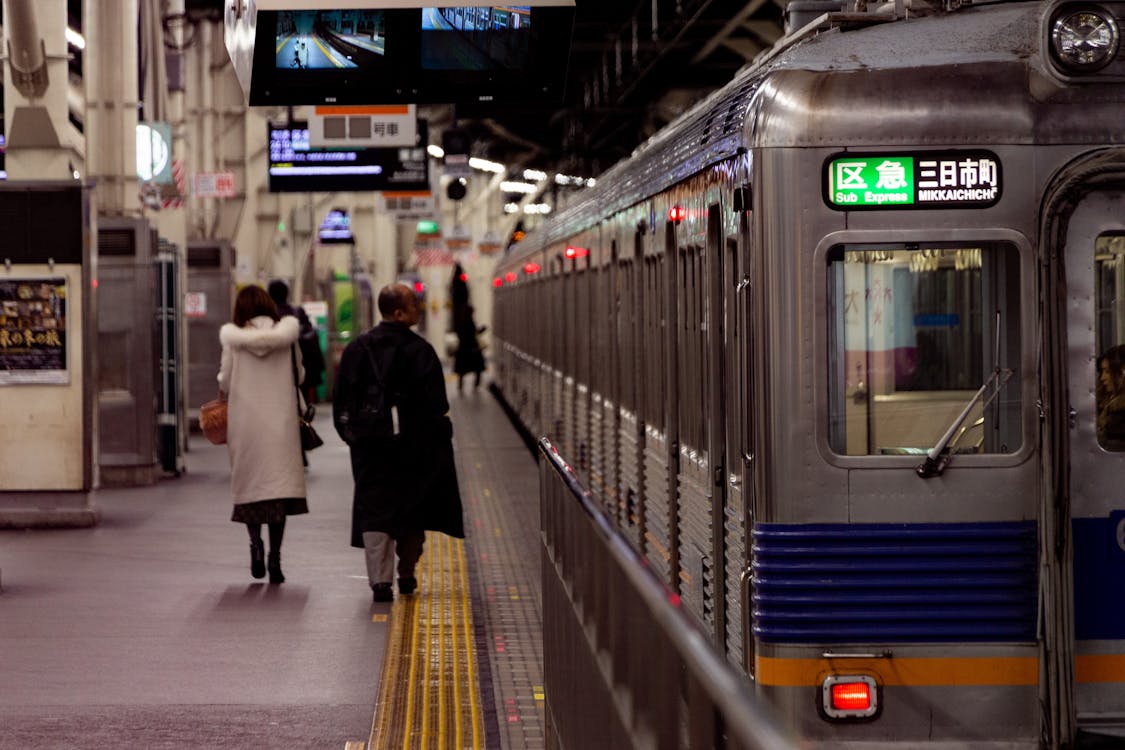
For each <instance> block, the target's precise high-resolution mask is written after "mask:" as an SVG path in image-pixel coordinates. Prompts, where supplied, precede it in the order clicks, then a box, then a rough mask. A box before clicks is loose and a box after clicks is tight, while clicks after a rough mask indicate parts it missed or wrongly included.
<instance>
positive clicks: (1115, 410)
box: [1094, 234, 1125, 451]
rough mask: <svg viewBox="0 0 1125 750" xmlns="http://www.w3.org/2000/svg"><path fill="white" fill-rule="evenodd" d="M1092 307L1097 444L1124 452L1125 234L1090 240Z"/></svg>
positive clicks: (1108, 235)
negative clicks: (1092, 261) (1093, 308)
mask: <svg viewBox="0 0 1125 750" xmlns="http://www.w3.org/2000/svg"><path fill="white" fill-rule="evenodd" d="M1094 304H1095V305H1096V307H1097V318H1096V320H1097V322H1096V330H1095V332H1094V333H1095V337H1096V341H1097V347H1098V358H1097V371H1096V372H1095V373H1094V394H1095V395H1094V398H1095V401H1096V403H1097V407H1098V408H1097V435H1098V444H1099V445H1101V446H1102V447H1103V448H1105V449H1106V450H1109V451H1125V235H1120V234H1103V235H1102V236H1100V237H1098V238H1097V239H1096V240H1095V241H1094Z"/></svg>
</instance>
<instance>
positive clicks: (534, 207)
mask: <svg viewBox="0 0 1125 750" xmlns="http://www.w3.org/2000/svg"><path fill="white" fill-rule="evenodd" d="M523 212H524V213H525V214H549V213H551V207H550V206H549V205H547V204H546V203H528V204H527V205H526V206H524V207H523Z"/></svg>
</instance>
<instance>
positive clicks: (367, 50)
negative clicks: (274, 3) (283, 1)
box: [274, 10, 387, 71]
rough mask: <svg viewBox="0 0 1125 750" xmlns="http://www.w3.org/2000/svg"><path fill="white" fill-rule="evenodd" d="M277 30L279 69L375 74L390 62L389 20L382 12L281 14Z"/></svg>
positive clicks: (276, 43)
mask: <svg viewBox="0 0 1125 750" xmlns="http://www.w3.org/2000/svg"><path fill="white" fill-rule="evenodd" d="M275 29H276V36H275V38H274V45H275V46H274V49H275V51H276V53H277V58H276V60H275V66H276V67H277V68H278V69H279V70H335V69H337V68H345V69H347V68H358V69H361V70H365V71H371V70H373V69H375V68H377V67H378V66H380V65H382V64H383V63H384V62H385V60H386V43H387V37H386V19H385V17H384V15H383V11H381V10H291V11H280V12H278V13H277V18H276V23H275Z"/></svg>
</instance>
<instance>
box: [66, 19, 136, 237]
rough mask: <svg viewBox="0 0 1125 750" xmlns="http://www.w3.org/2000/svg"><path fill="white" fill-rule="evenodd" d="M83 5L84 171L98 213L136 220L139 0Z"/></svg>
mask: <svg viewBox="0 0 1125 750" xmlns="http://www.w3.org/2000/svg"><path fill="white" fill-rule="evenodd" d="M64 7H65V6H64ZM82 7H83V22H84V25H85V32H86V39H87V43H86V51H85V55H84V57H83V62H84V70H83V78H84V79H85V82H86V123H85V129H86V173H87V176H88V177H89V178H90V179H93V180H96V181H97V189H96V194H97V205H98V213H99V214H100V215H102V216H139V215H140V213H141V202H140V199H139V188H138V184H137V13H138V10H139V7H138V0H115V2H105V0H84V2H83V6H82ZM64 25H65V23H64Z"/></svg>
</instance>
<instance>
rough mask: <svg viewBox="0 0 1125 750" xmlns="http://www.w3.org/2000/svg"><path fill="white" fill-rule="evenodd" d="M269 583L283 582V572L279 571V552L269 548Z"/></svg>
mask: <svg viewBox="0 0 1125 750" xmlns="http://www.w3.org/2000/svg"><path fill="white" fill-rule="evenodd" d="M269 570H270V583H285V574H284V573H282V572H281V552H279V551H274V550H272V549H271V550H270V564H269Z"/></svg>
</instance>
